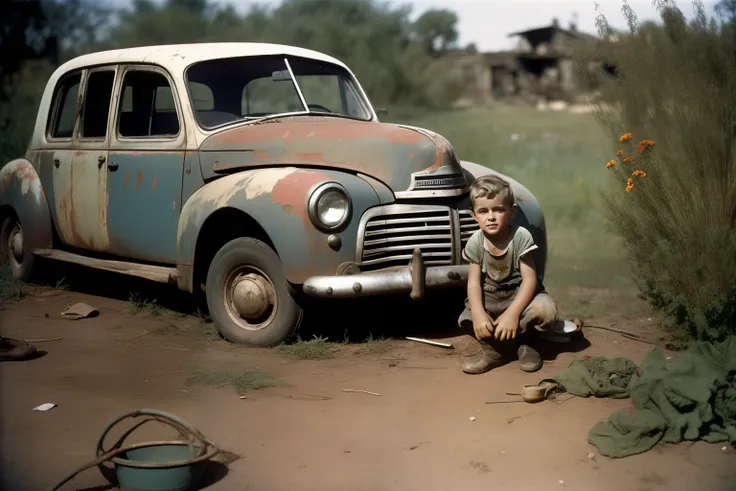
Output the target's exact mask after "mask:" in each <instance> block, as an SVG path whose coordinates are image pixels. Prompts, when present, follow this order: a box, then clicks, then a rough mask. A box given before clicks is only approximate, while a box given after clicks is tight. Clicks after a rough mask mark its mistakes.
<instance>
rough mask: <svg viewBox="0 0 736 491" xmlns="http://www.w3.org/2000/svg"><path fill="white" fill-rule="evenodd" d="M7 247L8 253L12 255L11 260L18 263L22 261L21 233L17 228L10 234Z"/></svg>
mask: <svg viewBox="0 0 736 491" xmlns="http://www.w3.org/2000/svg"><path fill="white" fill-rule="evenodd" d="M8 246H9V247H10V253H11V254H12V255H13V258H14V259H15V260H16V261H17V262H18V263H20V262H21V261H23V232H22V231H21V230H20V229H19V228H14V229H13V231H12V232H10V237H9V240H8Z"/></svg>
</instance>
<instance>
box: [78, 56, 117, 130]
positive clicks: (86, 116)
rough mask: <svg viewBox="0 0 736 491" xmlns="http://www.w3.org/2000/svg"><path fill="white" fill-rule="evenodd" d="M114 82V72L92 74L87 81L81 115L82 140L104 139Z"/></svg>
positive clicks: (106, 71)
mask: <svg viewBox="0 0 736 491" xmlns="http://www.w3.org/2000/svg"><path fill="white" fill-rule="evenodd" d="M114 82H115V72H114V71H113V70H105V71H99V72H92V73H90V74H89V78H88V79H87V89H86V90H85V95H84V109H83V115H82V135H81V137H82V138H105V136H107V120H108V115H109V114H110V97H111V96H112V86H113V83H114Z"/></svg>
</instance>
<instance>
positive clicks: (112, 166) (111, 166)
mask: <svg viewBox="0 0 736 491" xmlns="http://www.w3.org/2000/svg"><path fill="white" fill-rule="evenodd" d="M107 170H109V171H110V172H114V171H116V170H118V164H116V163H115V162H110V163H109V164H107Z"/></svg>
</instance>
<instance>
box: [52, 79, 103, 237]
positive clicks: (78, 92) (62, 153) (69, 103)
mask: <svg viewBox="0 0 736 491" xmlns="http://www.w3.org/2000/svg"><path fill="white" fill-rule="evenodd" d="M114 78H115V67H114V66H113V67H102V68H99V69H95V70H89V71H88V70H84V71H78V72H73V73H70V74H68V75H66V76H64V77H63V78H62V80H61V82H60V84H59V89H58V90H57V94H56V95H55V100H54V102H53V104H54V106H52V107H53V112H52V117H53V119H52V121H53V122H52V125H51V128H50V131H49V133H48V135H47V139H48V142H49V145H50V147H49V148H50V149H51V150H50V151H52V152H53V155H52V158H51V159H48V158H42V159H41V162H42V164H43V165H42V166H41V176H42V180H44V181H48V180H49V176H50V181H51V186H48V185H47V184H46V183H44V188H45V189H50V190H52V192H51V194H52V196H51V199H50V200H49V201H50V202H49V206H50V207H51V208H52V219H53V221H54V225H55V227H56V231H57V233H58V235H59V238H60V239H61V241H62V242H63V243H64V244H66V245H68V246H72V247H75V248H78V249H82V250H90V251H100V252H105V251H106V250H107V245H108V241H107V232H106V230H105V211H106V209H105V205H106V203H107V196H106V193H107V184H106V182H105V173H104V172H101V169H100V165H101V163H104V161H105V159H106V157H107V148H108V145H109V138H108V136H107V133H108V125H109V121H108V120H109V114H110V102H111V99H112V97H111V96H112V88H113V82H114ZM49 166H50V168H49Z"/></svg>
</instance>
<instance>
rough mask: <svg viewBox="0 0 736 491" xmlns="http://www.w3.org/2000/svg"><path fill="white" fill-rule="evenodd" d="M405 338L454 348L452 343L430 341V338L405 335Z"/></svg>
mask: <svg viewBox="0 0 736 491" xmlns="http://www.w3.org/2000/svg"><path fill="white" fill-rule="evenodd" d="M406 339H407V340H409V341H415V342H417V343H424V344H429V345H430V346H438V347H440V348H447V349H452V348H454V346H453V345H452V344H450V343H442V342H440V341H432V340H431V339H424V338H415V337H412V336H407V337H406Z"/></svg>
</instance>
